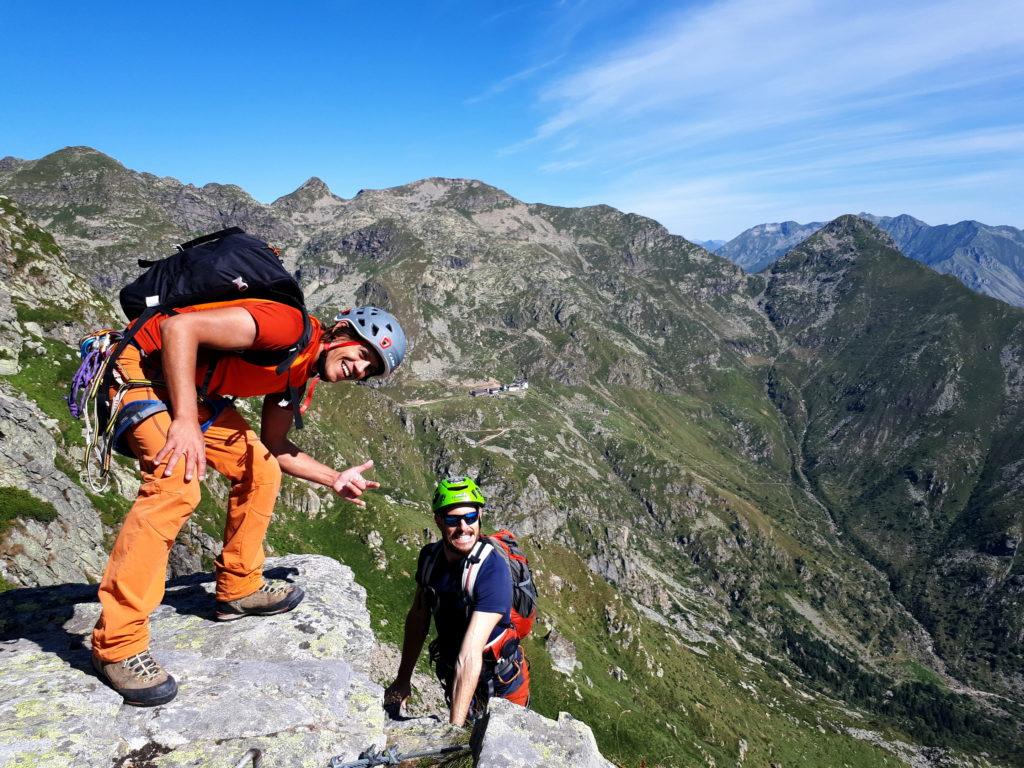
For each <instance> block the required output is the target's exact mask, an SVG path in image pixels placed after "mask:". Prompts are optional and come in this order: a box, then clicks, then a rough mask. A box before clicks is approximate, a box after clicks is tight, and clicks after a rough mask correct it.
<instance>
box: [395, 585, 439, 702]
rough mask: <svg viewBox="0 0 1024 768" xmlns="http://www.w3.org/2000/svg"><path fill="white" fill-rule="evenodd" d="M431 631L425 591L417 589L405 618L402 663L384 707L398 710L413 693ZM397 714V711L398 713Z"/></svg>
mask: <svg viewBox="0 0 1024 768" xmlns="http://www.w3.org/2000/svg"><path fill="white" fill-rule="evenodd" d="M429 631H430V611H429V610H428V609H427V605H426V600H425V599H424V595H423V589H422V588H421V587H419V586H417V587H416V596H415V597H414V598H413V601H412V607H411V608H409V613H407V614H406V616H405V634H404V636H403V637H402V661H401V663H400V664H399V665H398V674H396V675H395V681H394V682H393V683H392V684H391V685H389V686H388V688H387V690H386V691H384V706H395V705H397V707H398V708H400V707H401V706H402V704H404V703H405V700H406V699H408V698H409V695H410V694H411V693H412V672H413V670H414V669H415V668H416V660H417V659H418V658H419V657H420V652H421V651H422V650H423V643H424V642H425V641H426V639H427V632H429ZM396 714H397V711H396Z"/></svg>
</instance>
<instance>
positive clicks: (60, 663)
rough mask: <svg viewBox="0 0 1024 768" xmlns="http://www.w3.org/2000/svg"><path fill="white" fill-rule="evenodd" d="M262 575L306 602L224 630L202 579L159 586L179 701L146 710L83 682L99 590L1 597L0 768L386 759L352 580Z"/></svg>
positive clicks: (162, 627)
mask: <svg viewBox="0 0 1024 768" xmlns="http://www.w3.org/2000/svg"><path fill="white" fill-rule="evenodd" d="M265 573H267V574H268V575H270V576H271V577H278V578H288V579H292V580H294V581H296V582H297V583H300V584H301V585H302V586H303V588H304V589H305V590H306V598H305V600H304V601H303V602H302V603H301V604H300V605H299V606H298V607H297V608H296V609H295V610H294V611H292V612H290V613H286V614H281V615H279V616H266V617H246V618H243V619H239V620H237V621H232V622H224V623H219V622H215V621H213V620H212V616H213V580H212V577H211V576H209V575H205V574H196V575H193V576H189V577H186V578H182V579H177V580H175V581H173V582H171V583H170V584H169V585H168V589H167V593H166V596H165V598H164V603H163V604H162V605H161V606H160V607H159V608H157V610H156V611H154V612H153V614H152V616H151V617H150V628H151V633H152V645H151V647H152V651H153V655H154V657H155V658H157V659H158V660H159V661H160V662H161V663H162V664H163V665H164V667H165V668H166V669H167V670H168V671H169V672H170V673H171V674H172V675H174V677H175V679H176V680H177V681H178V685H179V691H178V696H177V698H175V699H174V700H173V701H171V702H170V703H168V704H166V705H164V706H161V707H154V708H150V709H141V708H136V707H129V706H125V705H123V703H122V701H121V697H120V696H118V695H117V694H116V693H114V692H113V691H112V690H110V689H109V688H108V687H106V686H105V685H104V684H103V683H102V682H100V681H99V680H98V679H97V677H96V676H95V674H94V673H93V672H92V669H91V665H90V660H89V655H90V652H89V650H88V648H89V632H90V630H91V629H92V625H93V624H94V623H95V620H96V618H97V616H98V615H99V605H98V603H97V602H96V589H95V587H91V586H89V585H77V584H66V585H59V586H54V587H42V588H33V589H20V590H12V591H10V592H7V593H3V594H0V640H2V642H0V768H8V767H10V768H13V767H14V766H20V765H26V764H31V765H34V766H51V765H52V766H66V765H68V764H74V765H76V766H79V765H80V766H83V767H89V768H91V767H92V766H96V768H99V767H100V766H103V767H104V768H106V767H107V766H113V765H114V764H115V761H126V762H122V764H124V765H127V764H131V763H132V762H138V763H140V764H142V763H144V764H146V765H152V766H205V765H213V764H218V765H219V764H223V765H234V764H235V763H237V761H238V760H239V759H240V758H241V757H242V755H244V754H245V752H246V750H248V749H249V748H250V747H257V748H259V749H261V750H262V751H263V753H264V765H268V766H269V765H288V766H304V765H309V766H323V765H326V764H327V763H328V761H329V760H330V759H331V758H332V757H335V756H338V755H341V756H342V757H343V759H345V760H353V759H355V758H356V757H358V755H359V753H360V752H362V751H363V750H365V749H366V748H367V747H369V746H371V745H373V746H377V747H382V746H383V745H384V743H385V733H384V721H385V716H384V712H383V710H382V708H381V700H382V696H383V690H382V689H381V687H380V686H379V685H377V684H376V683H374V682H372V681H371V680H370V679H369V677H368V676H367V674H366V667H367V666H368V665H369V664H370V660H371V659H372V658H373V654H374V650H375V647H376V644H375V641H374V638H373V635H372V633H371V632H370V628H369V615H368V613H367V610H366V602H365V598H366V594H365V591H364V590H363V589H362V587H360V586H359V585H358V584H356V583H355V581H354V578H353V575H352V571H351V570H350V569H349V568H348V567H346V566H344V565H342V564H340V563H338V562H336V561H334V560H331V559H330V558H326V557H319V556H312V555H309V556H289V557H284V558H277V559H272V560H268V561H267V564H266V567H265Z"/></svg>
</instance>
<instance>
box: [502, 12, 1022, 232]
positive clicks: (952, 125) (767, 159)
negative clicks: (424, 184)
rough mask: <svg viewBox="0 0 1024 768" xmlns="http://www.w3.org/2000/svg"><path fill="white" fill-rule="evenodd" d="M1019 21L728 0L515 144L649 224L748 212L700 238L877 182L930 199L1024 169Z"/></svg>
mask: <svg viewBox="0 0 1024 768" xmlns="http://www.w3.org/2000/svg"><path fill="white" fill-rule="evenodd" d="M1021 10H1022V9H1021V5H1020V3H1019V2H1018V0H1013V1H1012V2H1011V1H1009V0H993V2H987V3H984V4H977V3H967V2H963V1H962V0H945V1H943V2H932V3H929V2H909V3H903V4H901V5H898V6H895V7H894V5H893V4H890V3H881V2H868V3H854V2H847V1H845V0H844V1H843V2H815V1H814V0H780V1H779V2H768V3H765V2H759V1H758V0H726V1H725V2H717V3H713V4H711V5H710V6H704V7H703V8H702V9H700V10H696V11H692V10H691V11H687V12H682V13H675V14H672V15H670V16H668V17H667V18H662V19H658V20H656V25H655V26H654V27H652V28H651V29H650V30H649V31H648V32H647V33H646V34H643V35H640V36H639V37H637V38H635V39H633V40H630V41H627V42H625V43H624V44H623V45H622V46H621V47H619V48H618V49H615V50H612V51H607V52H603V53H601V54H600V55H599V56H598V57H596V58H594V59H592V60H591V61H590V62H589V63H587V64H585V65H584V66H581V67H579V68H578V69H576V70H575V71H573V72H571V73H569V74H566V75H563V76H562V77H560V78H559V79H557V80H555V81H553V82H550V83H548V85H547V86H546V87H545V88H544V89H543V90H542V91H541V94H540V104H541V107H542V108H547V110H548V117H547V118H546V119H544V120H543V121H542V122H541V124H540V125H539V126H538V127H537V130H536V133H535V134H534V136H533V137H532V138H531V139H529V140H527V141H524V142H522V143H521V144H520V145H518V146H517V147H514V148H510V149H509V150H507V151H510V152H513V151H526V150H527V149H528V150H529V151H531V152H536V151H537V150H538V148H542V149H543V150H544V151H545V152H546V153H547V155H548V157H547V159H546V160H543V161H541V162H540V163H539V165H540V168H541V170H542V171H543V172H545V173H549V174H574V173H575V174H589V175H590V176H591V177H592V178H590V179H588V182H589V183H590V184H591V185H592V184H593V181H594V179H595V178H597V179H599V178H601V177H604V178H605V179H606V181H605V182H604V184H603V186H604V188H603V189H600V190H595V192H600V193H601V194H603V195H604V196H605V198H606V199H608V200H609V201H612V200H614V199H616V198H617V199H618V200H620V201H623V202H625V201H633V203H632V205H633V208H632V209H633V210H639V211H640V212H642V213H650V214H651V215H654V214H655V211H656V210H661V211H664V209H665V205H663V204H661V203H659V202H658V201H662V200H672V201H674V202H673V203H672V204H673V205H681V204H683V203H684V202H685V201H687V200H690V201H692V200H693V199H695V198H697V197H699V196H700V195H704V196H706V199H708V200H713V201H715V206H709V205H706V204H705V205H701V206H700V208H701V209H702V210H705V211H707V210H710V209H712V208H713V207H717V206H721V205H726V204H728V205H730V206H731V207H732V208H734V209H735V214H733V215H732V216H731V218H728V217H726V216H723V215H721V214H717V215H716V216H715V220H716V221H717V222H718V225H719V226H721V227H725V226H729V227H730V229H729V230H726V231H721V230H719V231H715V232H712V231H704V232H695V234H699V235H701V236H710V235H715V236H726V235H728V234H729V231H732V234H735V233H736V232H737V231H739V229H742V228H745V227H746V226H750V225H753V224H755V223H759V221H761V220H763V219H759V218H758V217H757V214H758V213H763V214H765V215H766V216H768V217H771V216H772V215H774V216H776V217H779V216H778V215H779V214H780V213H784V212H783V211H782V210H781V208H782V206H783V205H790V206H793V207H799V208H801V209H805V208H807V207H808V205H807V203H808V201H812V200H815V199H819V200H822V199H824V198H823V196H822V193H824V192H827V193H828V195H830V196H833V195H838V196H839V197H842V194H841V192H840V191H837V190H841V188H842V185H843V184H844V183H845V184H846V185H847V186H848V188H849V189H850V190H851V194H850V195H848V196H846V198H851V199H852V198H856V197H857V195H856V194H854V191H855V190H856V189H858V188H863V190H864V192H865V194H867V193H868V192H869V191H870V189H871V188H875V189H877V190H878V195H879V198H881V197H883V195H884V196H887V198H888V199H889V200H890V201H896V200H899V199H900V197H899V193H898V189H899V188H900V187H901V185H902V188H904V189H905V190H907V191H908V192H912V193H913V194H908V195H907V197H906V199H907V200H908V201H911V200H913V201H917V202H918V203H919V204H920V202H921V201H922V200H923V199H924V198H922V194H923V193H924V192H925V191H927V190H930V191H931V192H932V193H934V194H935V195H936V199H938V198H939V197H941V195H942V194H944V192H943V190H945V194H952V193H953V192H952V191H955V190H957V189H962V188H964V185H969V186H971V188H972V190H975V191H977V190H976V188H977V186H978V185H977V184H976V183H974V182H971V181H970V179H971V178H974V177H975V176H977V174H982V175H984V174H986V173H990V172H993V173H996V174H997V175H999V178H1000V179H1003V181H1004V182H1005V181H1006V180H1005V178H1003V176H1002V175H1000V174H1001V173H1002V171H1001V170H1000V168H999V164H1000V163H1002V164H1004V165H1007V164H1008V165H1009V166H1012V167H1016V168H1017V169H1018V170H1024V168H1021V166H1022V165H1024V161H1022V159H1024V152H1022V150H1024V23H1022V22H1021ZM971 162H978V163H989V164H990V166H986V167H985V168H975V169H965V168H964V167H963V166H964V165H967V164H969V163H971ZM901 173H902V174H903V177H902V178H900V177H899V174H901ZM944 175H946V176H948V178H949V183H947V184H943V183H942V177H943V176H944ZM800 183H804V184H805V186H806V189H805V196H804V197H803V198H802V201H801V198H800V196H799V193H798V192H796V191H794V188H796V187H798V186H799V185H800ZM1007 183H1008V182H1007ZM872 185H875V186H874V187H872ZM633 190H642V192H636V193H634V192H633ZM1021 197H1024V195H1022V196H1021ZM846 198H844V199H846ZM773 201H776V202H774V203H773ZM867 202H868V204H869V206H870V207H872V208H875V210H878V208H877V206H874V205H871V203H870V200H869V201H867ZM946 202H947V203H948V200H947V201H946ZM641 204H642V205H645V206H646V208H641V207H640V205H641ZM947 207H948V206H947ZM1001 210H1003V211H1004V212H1005V210H1006V208H1005V206H1003V207H1002V208H1001ZM886 212H887V213H897V212H902V211H886ZM911 212H912V213H913V211H911ZM680 216H681V214H678V213H677V214H676V215H675V216H674V217H669V218H670V219H671V218H674V219H676V220H679V219H680ZM744 217H749V218H746V219H745V220H744ZM686 218H687V219H691V218H692V217H691V216H689V215H687V216H686ZM786 218H791V216H786ZM727 220H728V221H731V222H734V223H732V224H731V225H728V224H726V221H727Z"/></svg>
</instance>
